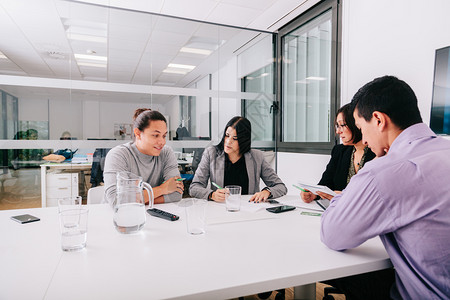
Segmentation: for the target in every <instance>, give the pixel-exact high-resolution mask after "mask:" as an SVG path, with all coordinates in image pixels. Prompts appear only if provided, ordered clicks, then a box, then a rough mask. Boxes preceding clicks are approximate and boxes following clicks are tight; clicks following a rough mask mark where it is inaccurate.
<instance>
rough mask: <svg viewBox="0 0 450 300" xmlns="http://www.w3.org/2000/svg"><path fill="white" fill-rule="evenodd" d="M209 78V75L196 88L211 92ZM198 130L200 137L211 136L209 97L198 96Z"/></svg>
mask: <svg viewBox="0 0 450 300" xmlns="http://www.w3.org/2000/svg"><path fill="white" fill-rule="evenodd" d="M209 78H210V76H209V75H207V76H205V77H203V78H202V79H200V80H199V81H198V82H197V84H196V88H197V89H200V90H209ZM195 101H196V104H197V105H196V107H195V109H196V114H197V119H196V120H195V121H196V128H197V135H198V136H209V97H206V96H197V97H196V99H195Z"/></svg>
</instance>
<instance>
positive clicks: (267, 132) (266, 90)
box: [242, 64, 274, 141]
mask: <svg viewBox="0 0 450 300" xmlns="http://www.w3.org/2000/svg"><path fill="white" fill-rule="evenodd" d="M273 75H274V74H273V65H272V64H270V65H267V66H265V67H263V68H261V69H259V70H257V71H255V72H253V73H251V74H249V75H248V76H245V77H244V78H243V79H242V91H243V92H249V93H252V92H254V93H258V97H256V99H254V100H245V99H244V100H243V101H242V114H243V116H245V117H246V118H247V119H249V121H250V122H251V123H252V141H273V139H274V130H273V128H274V117H273V116H274V112H273V109H272V104H273V100H274V99H273V77H274V76H273Z"/></svg>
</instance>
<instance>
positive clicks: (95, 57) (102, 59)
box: [74, 53, 108, 62]
mask: <svg viewBox="0 0 450 300" xmlns="http://www.w3.org/2000/svg"><path fill="white" fill-rule="evenodd" d="M74 56H75V58H76V59H77V60H89V61H100V62H107V61H108V58H107V57H106V56H98V55H89V54H79V53H75V54H74Z"/></svg>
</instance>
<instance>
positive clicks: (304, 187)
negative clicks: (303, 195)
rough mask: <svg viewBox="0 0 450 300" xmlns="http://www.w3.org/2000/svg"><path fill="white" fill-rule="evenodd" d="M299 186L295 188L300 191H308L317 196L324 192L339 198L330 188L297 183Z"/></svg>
mask: <svg viewBox="0 0 450 300" xmlns="http://www.w3.org/2000/svg"><path fill="white" fill-rule="evenodd" d="M297 184H298V185H295V184H293V186H294V187H296V188H298V189H299V190H302V191H305V190H308V191H310V192H311V193H313V194H314V195H317V192H318V191H319V192H322V193H325V194H328V195H331V196H333V197H334V196H337V194H336V193H335V192H334V191H333V190H331V189H330V188H329V187H327V186H325V185H314V184H306V183H301V182H299V183H297Z"/></svg>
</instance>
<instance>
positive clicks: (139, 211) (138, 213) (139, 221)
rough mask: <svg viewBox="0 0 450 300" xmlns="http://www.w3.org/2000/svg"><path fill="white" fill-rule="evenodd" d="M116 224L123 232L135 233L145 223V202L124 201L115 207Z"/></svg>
mask: <svg viewBox="0 0 450 300" xmlns="http://www.w3.org/2000/svg"><path fill="white" fill-rule="evenodd" d="M114 225H115V226H116V229H117V230H118V231H119V232H121V233H135V232H138V231H139V230H141V229H142V227H144V225H145V207H144V204H143V203H124V204H119V205H117V206H116V207H115V208H114Z"/></svg>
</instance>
